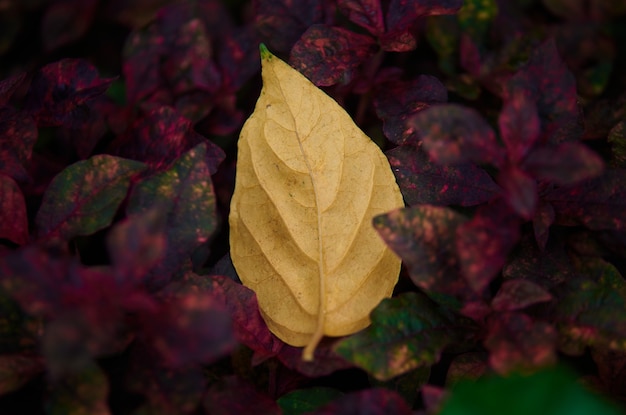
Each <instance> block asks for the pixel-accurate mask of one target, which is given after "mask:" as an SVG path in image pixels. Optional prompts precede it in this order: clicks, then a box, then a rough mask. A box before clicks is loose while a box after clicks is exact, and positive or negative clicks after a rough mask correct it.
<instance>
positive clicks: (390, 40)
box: [381, 0, 463, 52]
mask: <svg viewBox="0 0 626 415" xmlns="http://www.w3.org/2000/svg"><path fill="white" fill-rule="evenodd" d="M462 5H463V1H462V0H436V1H433V0H392V1H391V3H390V4H389V8H388V10H387V14H386V16H385V23H386V27H387V32H386V33H385V36H383V37H382V39H381V40H382V46H383V49H385V50H389V51H396V52H406V51H408V50H412V49H414V48H415V45H416V44H415V38H414V37H413V35H412V34H411V33H410V29H411V27H412V26H413V25H415V24H416V22H417V21H418V19H420V18H424V17H427V16H437V15H446V14H454V13H456V12H457V11H458V10H459V9H460V8H461V6H462ZM407 38H408V39H407Z"/></svg>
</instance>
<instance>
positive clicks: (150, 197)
mask: <svg viewBox="0 0 626 415" xmlns="http://www.w3.org/2000/svg"><path fill="white" fill-rule="evenodd" d="M153 208H157V209H159V211H160V212H161V213H162V214H163V215H165V216H166V218H167V219H166V224H165V226H166V230H165V232H166V236H167V250H166V253H165V260H164V261H163V262H161V263H160V264H159V265H158V266H157V267H156V268H154V269H153V270H152V273H151V275H152V278H151V283H150V284H151V285H154V286H155V287H156V286H159V285H161V284H164V283H166V282H167V281H169V279H170V278H171V277H172V274H173V273H174V272H175V271H176V270H178V268H179V267H180V266H181V264H182V263H183V262H184V261H185V260H187V259H188V258H189V256H190V255H191V252H192V251H193V250H194V249H195V248H197V247H198V246H199V245H201V244H202V243H204V242H206V240H207V239H208V238H209V237H210V236H211V234H212V233H213V231H214V229H215V227H216V226H217V219H216V212H215V195H214V193H213V184H212V182H211V172H210V166H209V163H208V160H207V146H206V144H204V143H201V144H198V145H197V146H196V147H194V148H192V149H191V150H189V151H187V152H186V153H184V154H183V155H182V156H180V157H179V158H178V160H176V162H174V163H173V164H172V165H171V167H170V168H169V169H168V170H166V171H163V172H160V173H157V174H154V175H153V176H150V177H148V178H146V179H144V180H142V181H140V182H139V183H137V184H136V185H135V186H133V188H132V190H131V193H130V197H129V201H128V206H127V208H126V211H127V213H128V214H129V215H133V214H135V213H141V212H145V211H147V210H149V209H153Z"/></svg>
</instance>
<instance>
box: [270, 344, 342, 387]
mask: <svg viewBox="0 0 626 415" xmlns="http://www.w3.org/2000/svg"><path fill="white" fill-rule="evenodd" d="M336 343H337V341H336V340H335V339H330V338H328V339H324V340H322V342H321V343H320V344H319V345H318V347H317V348H316V349H315V360H313V361H312V362H308V361H304V360H302V348H301V347H293V346H289V345H285V346H284V347H283V348H282V349H281V350H280V352H279V353H278V355H277V357H278V360H280V361H281V362H282V364H284V365H285V366H286V367H288V368H289V369H292V370H296V371H298V372H299V373H302V374H303V375H305V376H307V377H311V378H317V377H321V376H327V375H330V374H331V373H333V372H336V371H337V370H343V369H348V368H351V367H354V365H353V364H352V363H350V362H348V361H347V360H346V359H344V358H343V357H341V356H340V355H339V354H338V353H337V352H335V347H334V346H335V345H336Z"/></svg>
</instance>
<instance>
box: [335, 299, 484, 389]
mask: <svg viewBox="0 0 626 415" xmlns="http://www.w3.org/2000/svg"><path fill="white" fill-rule="evenodd" d="M371 319H372V325H371V326H370V327H368V328H366V329H365V330H363V331H361V332H359V333H357V334H355V335H353V336H350V337H348V338H346V339H344V340H342V341H340V342H339V343H338V344H337V346H335V350H336V351H337V353H338V354H339V355H341V356H343V357H344V358H346V359H347V360H349V361H350V362H352V363H354V364H355V365H357V366H359V367H361V368H363V369H365V370H366V371H367V372H369V373H370V374H372V375H373V376H374V377H376V378H377V379H379V380H388V379H391V378H392V377H394V376H398V375H401V374H403V373H406V372H408V371H410V370H413V369H416V368H418V367H422V366H427V365H432V364H433V363H435V362H437V361H438V360H439V356H440V355H441V352H442V351H443V350H444V348H446V347H447V346H449V345H452V344H454V343H456V342H459V341H462V340H464V339H465V340H467V337H469V336H468V334H471V333H472V332H473V325H472V324H471V322H469V321H468V320H467V319H463V318H461V317H456V316H454V315H453V314H452V313H450V312H447V311H446V310H444V309H443V308H441V307H438V306H437V305H436V304H435V303H433V302H432V301H431V300H430V299H429V298H428V297H426V296H425V295H423V294H419V293H415V292H410V293H406V294H402V295H400V296H398V297H395V298H391V299H385V300H383V301H382V302H381V303H380V305H378V307H376V308H375V309H374V311H372V314H371ZM468 329H469V330H468Z"/></svg>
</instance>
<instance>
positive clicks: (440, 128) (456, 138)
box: [409, 104, 504, 166]
mask: <svg viewBox="0 0 626 415" xmlns="http://www.w3.org/2000/svg"><path fill="white" fill-rule="evenodd" d="M409 126H410V127H411V128H412V129H413V130H414V131H416V132H417V133H418V138H420V139H421V140H422V141H423V145H424V148H425V149H426V151H428V153H429V154H430V156H431V158H432V159H433V160H434V161H435V162H437V163H440V164H457V163H462V162H465V161H473V162H475V163H477V164H482V163H490V164H492V165H494V166H500V165H501V164H502V162H503V160H504V157H503V155H502V148H501V147H500V146H499V144H498V142H497V140H496V136H495V134H494V132H493V129H492V128H491V126H490V125H489V124H487V122H486V121H485V120H484V119H483V118H482V117H481V115H480V114H479V113H478V112H477V111H475V110H474V109H471V108H468V107H463V106H460V105H457V104H441V105H435V106H432V107H430V108H428V109H426V110H424V111H421V112H419V113H417V115H415V116H413V118H412V119H411V120H409Z"/></svg>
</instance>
